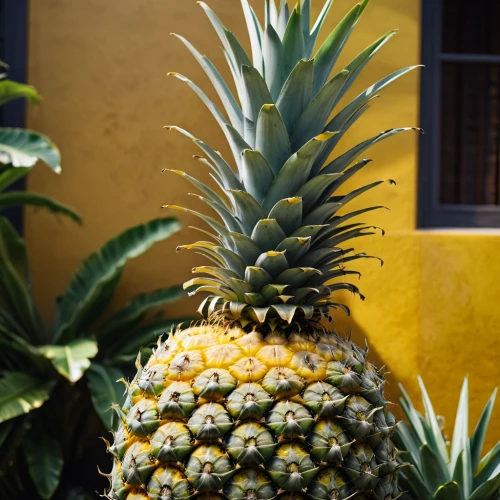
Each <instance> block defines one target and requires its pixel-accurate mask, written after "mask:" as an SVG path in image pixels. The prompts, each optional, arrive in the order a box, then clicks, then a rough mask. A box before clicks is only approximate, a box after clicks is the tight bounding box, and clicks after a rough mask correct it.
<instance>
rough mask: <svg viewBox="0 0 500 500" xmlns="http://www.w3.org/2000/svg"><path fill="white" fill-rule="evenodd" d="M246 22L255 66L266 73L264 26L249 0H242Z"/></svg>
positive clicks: (261, 72)
mask: <svg viewBox="0 0 500 500" xmlns="http://www.w3.org/2000/svg"><path fill="white" fill-rule="evenodd" d="M241 6H242V8H243V14H244V15H245V22H246V24H247V29H248V34H249V36H250V45H251V47H252V59H253V66H254V68H256V69H257V70H258V71H259V72H260V74H263V73H264V67H263V59H262V28H261V26H260V24H259V21H258V19H257V17H256V16H255V13H254V12H252V8H251V7H250V5H249V4H248V0H241Z"/></svg>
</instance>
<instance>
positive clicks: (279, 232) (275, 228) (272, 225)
mask: <svg viewBox="0 0 500 500" xmlns="http://www.w3.org/2000/svg"><path fill="white" fill-rule="evenodd" d="M285 238H286V234H285V232H284V231H283V229H282V228H281V226H280V225H279V224H278V222H277V221H276V219H263V220H260V221H259V222H258V223H257V224H256V225H255V227H254V230H253V232H252V236H251V239H252V241H254V242H255V243H256V245H257V246H258V247H259V248H260V249H261V250H262V251H263V252H268V251H270V250H274V249H275V248H276V247H277V246H278V245H279V244H280V242H282V241H283V240H284V239H285Z"/></svg>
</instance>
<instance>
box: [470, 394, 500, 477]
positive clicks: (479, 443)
mask: <svg viewBox="0 0 500 500" xmlns="http://www.w3.org/2000/svg"><path fill="white" fill-rule="evenodd" d="M496 394H497V390H496V389H495V390H494V391H493V394H492V395H491V397H490V399H489V401H488V403H487V404H486V406H485V408H484V410H483V412H482V413H481V416H480V417H479V421H478V423H477V426H476V429H475V430H474V434H473V435H472V439H471V443H470V447H471V467H472V471H473V472H474V471H476V470H477V468H478V465H479V462H480V460H481V452H482V449H483V443H484V436H485V434H486V430H487V428H488V423H489V421H490V418H491V413H492V411H493V405H494V404H495V398H496Z"/></svg>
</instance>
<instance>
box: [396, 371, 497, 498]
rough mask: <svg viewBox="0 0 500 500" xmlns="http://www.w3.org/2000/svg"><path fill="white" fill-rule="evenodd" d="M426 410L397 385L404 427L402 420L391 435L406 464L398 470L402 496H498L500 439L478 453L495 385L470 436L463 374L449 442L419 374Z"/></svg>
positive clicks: (491, 405)
mask: <svg viewBox="0 0 500 500" xmlns="http://www.w3.org/2000/svg"><path fill="white" fill-rule="evenodd" d="M418 381H419V384H420V389H421V391H422V401H423V405H424V408H425V416H424V415H422V414H421V413H419V412H418V411H417V410H416V409H415V407H414V406H413V403H412V401H411V399H410V397H409V396H408V394H407V393H406V392H405V390H404V388H403V387H402V386H400V387H401V391H402V392H403V395H404V397H403V398H401V400H400V402H401V406H402V408H403V411H404V412H405V414H406V418H407V419H408V423H409V427H408V426H407V425H406V424H405V423H403V422H401V423H400V424H399V425H398V427H397V430H396V435H395V437H394V440H395V442H396V444H397V445H398V448H399V449H400V450H402V451H404V453H402V455H401V458H402V459H404V460H405V461H407V462H408V463H409V464H411V465H410V466H406V467H403V468H402V469H401V471H400V484H401V486H402V487H403V489H405V490H407V493H406V494H405V498H408V499H414V500H432V499H435V500H498V499H499V498H500V442H499V443H497V444H496V446H495V447H494V448H493V449H491V450H490V451H489V452H488V453H487V454H486V455H485V456H484V457H483V458H481V456H482V449H483V442H484V437H485V434H486V430H487V428H488V423H489V421H490V417H491V413H492V411H493V404H494V402H495V396H496V389H495V391H494V392H493V394H492V396H491V398H490V400H489V401H488V403H487V404H486V406H485V408H484V410H483V413H482V414H481V416H480V418H479V421H478V423H477V425H476V428H475V430H474V433H473V435H472V437H471V438H469V407H468V405H469V402H468V381H467V378H466V379H465V380H464V383H463V386H462V391H461V394H460V400H459V403H458V410H457V415H456V419H455V428H454V431H453V437H452V440H451V446H450V445H449V443H448V442H447V440H446V437H445V436H444V433H443V430H442V426H441V422H440V419H439V417H437V416H436V413H435V411H434V408H433V406H432V403H431V400H430V398H429V395H428V393H427V391H426V389H425V386H424V383H423V381H422V379H421V378H420V377H419V379H418Z"/></svg>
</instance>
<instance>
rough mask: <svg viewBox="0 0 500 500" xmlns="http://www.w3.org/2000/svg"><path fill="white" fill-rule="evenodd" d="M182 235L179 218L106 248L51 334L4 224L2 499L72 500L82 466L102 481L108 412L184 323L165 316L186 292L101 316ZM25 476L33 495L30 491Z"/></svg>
mask: <svg viewBox="0 0 500 500" xmlns="http://www.w3.org/2000/svg"><path fill="white" fill-rule="evenodd" d="M179 228H180V225H179V223H178V221H177V220H176V219H173V218H165V219H157V220H153V221H151V222H148V223H145V224H141V225H139V226H136V227H133V228H131V229H128V230H127V231H125V232H123V233H122V234H120V235H119V236H117V237H116V238H114V239H112V240H111V241H109V242H108V243H106V245H104V246H103V247H102V248H101V249H100V250H99V251H98V252H95V253H94V254H92V255H90V256H89V257H88V258H87V259H86V260H85V261H84V262H83V263H82V265H81V267H80V269H79V270H78V271H77V272H76V273H75V275H74V276H73V278H72V279H71V282H70V284H69V286H68V289H67V291H66V293H65V295H64V296H63V297H61V298H60V299H58V302H57V311H56V315H55V316H56V317H55V320H54V322H53V324H52V325H50V326H47V325H44V324H43V323H42V320H41V318H40V314H39V313H38V311H37V309H36V306H35V303H34V301H33V298H32V296H31V291H30V283H29V279H28V276H29V273H28V261H27V254H26V246H25V243H24V241H23V240H22V238H21V237H20V236H19V235H18V234H17V232H16V231H15V229H14V228H13V227H12V225H11V224H10V223H9V222H8V221H7V219H5V218H3V217H0V366H1V372H0V481H1V483H2V484H1V486H0V491H2V494H1V497H2V499H4V498H23V499H24V498H38V497H41V498H44V499H48V498H52V497H53V496H54V495H55V494H56V492H57V494H56V497H57V498H61V499H63V498H64V499H66V498H67V495H68V492H67V488H68V487H69V486H68V484H66V483H68V482H71V481H72V480H73V479H74V477H73V476H75V474H74V470H75V467H76V468H78V467H79V464H81V463H82V462H83V463H88V464H92V470H91V471H89V472H88V477H95V475H96V470H95V458H96V455H95V450H96V449H97V447H98V446H102V443H101V441H99V440H98V437H99V436H102V435H103V434H104V432H105V428H107V429H111V428H112V427H113V420H114V412H113V411H108V410H109V407H110V405H111V404H122V403H123V400H124V397H123V392H124V386H123V384H121V383H117V381H118V380H119V379H123V380H126V379H127V378H129V377H131V376H133V375H134V373H131V371H130V367H133V360H134V359H135V358H136V356H137V351H138V350H139V349H140V348H141V347H151V345H152V344H153V343H154V342H155V341H156V339H157V338H158V337H159V335H160V334H162V333H164V332H169V331H170V329H171V328H172V327H173V326H174V325H176V324H178V323H179V321H182V320H181V319H179V320H171V319H166V318H165V317H164V316H163V314H162V313H161V311H160V308H161V307H162V306H163V305H165V304H167V303H170V302H173V301H176V300H178V299H180V298H181V297H183V296H184V295H185V292H184V291H183V290H182V287H178V286H176V287H173V288H166V289H161V290H156V291H154V292H151V293H146V294H143V295H139V296H137V297H136V298H135V299H133V300H132V301H131V302H130V303H129V304H127V305H126V306H125V307H124V308H123V309H121V310H119V311H118V312H116V313H114V314H112V315H110V316H109V317H107V318H105V319H103V313H104V311H105V309H106V307H107V306H108V304H109V302H110V300H111V298H112V297H113V294H114V292H115V289H116V287H117V285H118V282H119V280H120V277H121V275H122V273H123V270H124V268H125V265H126V263H127V262H128V261H129V260H130V259H132V258H134V257H137V256H139V255H141V254H142V253H144V252H145V251H146V250H148V249H149V248H150V247H151V246H152V245H153V244H155V243H156V242H159V241H162V240H165V239H166V238H168V237H170V236H171V235H172V234H174V233H175V232H177V231H178V230H179ZM149 352H150V351H149ZM99 419H100V422H99ZM104 426H105V427H104ZM102 449H103V456H104V457H105V451H104V450H105V447H104V446H102ZM89 450H90V451H89ZM86 453H87V455H90V457H91V458H90V457H89V456H86V455H85V454H86ZM85 456H86V459H85V460H83V458H82V457H85ZM63 468H65V472H64V482H65V484H61V485H60V487H59V483H60V481H61V472H62V470H63ZM26 470H27V472H28V473H29V476H30V477H31V482H32V486H33V487H34V488H33V489H30V488H31V486H28V487H27V486H26V485H27V481H26V478H25V477H24V472H25V471H26ZM78 475H79V477H78V478H77V479H76V480H75V481H76V482H77V484H80V485H81V484H82V481H83V484H84V482H85V480H86V479H85V474H84V473H82V471H81V470H80V471H78ZM82 478H83V479H82ZM78 481H79V482H78ZM90 482H91V481H90ZM94 484H95V482H94ZM58 487H59V488H58ZM16 494H17V495H20V496H16Z"/></svg>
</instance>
